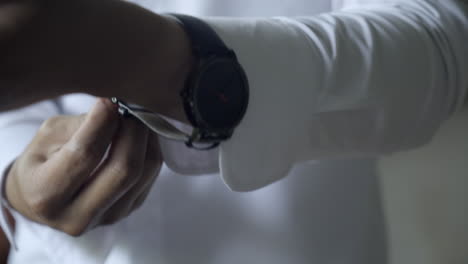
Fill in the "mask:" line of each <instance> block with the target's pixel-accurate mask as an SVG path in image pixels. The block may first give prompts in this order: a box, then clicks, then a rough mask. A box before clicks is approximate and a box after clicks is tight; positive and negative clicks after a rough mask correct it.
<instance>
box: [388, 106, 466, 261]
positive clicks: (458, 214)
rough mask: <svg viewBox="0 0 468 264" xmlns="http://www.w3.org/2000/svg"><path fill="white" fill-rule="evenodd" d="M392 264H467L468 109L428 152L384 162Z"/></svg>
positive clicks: (444, 127) (391, 158)
mask: <svg viewBox="0 0 468 264" xmlns="http://www.w3.org/2000/svg"><path fill="white" fill-rule="evenodd" d="M379 168H380V170H381V177H382V178H381V181H382V185H383V188H382V189H383V197H384V199H383V200H384V204H385V210H386V216H387V217H386V218H387V225H388V227H389V239H390V247H391V250H390V256H391V259H392V261H391V264H467V263H468V109H467V108H465V109H464V110H463V111H462V112H459V113H457V114H456V115H455V116H453V117H452V119H451V120H449V121H448V122H447V123H446V124H445V125H444V126H443V127H442V129H441V130H440V131H439V133H438V134H437V135H436V137H435V138H434V140H433V142H432V143H431V144H429V145H428V146H425V147H424V148H421V149H418V150H414V151H410V152H406V153H399V154H395V155H392V156H390V157H386V158H384V159H383V160H381V162H380V164H379Z"/></svg>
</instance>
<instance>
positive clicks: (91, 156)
mask: <svg viewBox="0 0 468 264" xmlns="http://www.w3.org/2000/svg"><path fill="white" fill-rule="evenodd" d="M66 150H67V151H68V152H69V153H70V155H72V156H73V157H76V159H78V160H80V161H86V160H95V159H97V158H100V152H99V149H98V147H97V146H96V145H93V144H91V145H87V146H83V145H80V144H67V146H66Z"/></svg>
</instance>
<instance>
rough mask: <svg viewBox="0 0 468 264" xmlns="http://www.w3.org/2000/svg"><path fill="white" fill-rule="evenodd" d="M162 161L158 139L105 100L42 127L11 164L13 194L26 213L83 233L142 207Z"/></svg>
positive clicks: (13, 202) (9, 182)
mask: <svg viewBox="0 0 468 264" xmlns="http://www.w3.org/2000/svg"><path fill="white" fill-rule="evenodd" d="M109 146H110V148H109V150H108V153H107V154H106V150H107V149H108V147H109ZM161 162H162V159H161V154H160V152H159V145H158V141H157V137H156V136H154V135H153V134H152V133H149V131H148V129H147V128H146V127H145V126H144V125H142V124H141V123H139V122H138V121H136V120H134V119H130V118H128V119H122V120H120V121H119V116H118V114H117V113H116V109H115V107H114V105H112V103H110V102H109V101H108V100H105V99H101V100H99V101H98V102H97V103H96V105H95V106H94V108H93V109H92V110H91V112H90V113H88V114H87V115H82V116H58V117H54V118H51V119H49V120H47V121H46V122H45V123H44V124H43V125H42V127H41V128H40V130H39V131H38V133H37V135H36V136H35V138H34V139H33V140H32V142H31V143H30V145H29V146H28V147H27V149H26V150H25V152H24V153H23V154H22V155H21V156H20V157H19V158H18V159H17V160H16V162H15V163H14V164H13V166H12V167H11V170H10V171H9V173H8V175H7V177H8V178H7V180H6V196H7V199H8V201H9V203H10V204H11V206H12V207H13V208H14V209H15V210H17V211H18V212H20V213H21V214H22V215H24V216H25V217H27V218H29V219H31V220H33V221H36V222H39V223H42V224H45V225H48V226H50V227H52V228H55V229H59V230H61V231H64V232H65V233H68V234H70V235H72V236H78V235H81V234H83V233H84V232H85V231H86V230H88V229H90V228H93V227H95V226H97V225H106V224H112V223H115V222H116V221H118V220H119V219H122V218H124V217H126V216H128V215H129V214H130V213H131V212H132V211H134V210H135V209H137V208H138V207H139V206H140V205H141V204H142V203H143V201H144V199H145V198H146V196H147V194H148V193H149V191H150V189H151V186H152V185H153V182H154V181H155V179H156V176H157V175H158V172H159V170H160V168H161Z"/></svg>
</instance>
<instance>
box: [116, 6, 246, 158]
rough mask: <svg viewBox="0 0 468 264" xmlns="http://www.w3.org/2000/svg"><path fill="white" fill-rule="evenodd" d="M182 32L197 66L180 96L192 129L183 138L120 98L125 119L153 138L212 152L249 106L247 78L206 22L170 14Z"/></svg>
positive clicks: (155, 116)
mask: <svg viewBox="0 0 468 264" xmlns="http://www.w3.org/2000/svg"><path fill="white" fill-rule="evenodd" d="M169 16H170V17H172V18H173V19H176V20H177V21H178V22H179V23H180V24H181V25H182V27H183V28H184V30H185V31H186V33H187V35H188V36H189V38H190V40H191V43H192V51H193V55H194V56H195V58H196V61H197V62H196V63H195V65H194V68H193V70H192V72H191V73H190V74H189V77H188V79H187V81H186V83H185V86H184V88H183V90H182V91H181V92H180V96H181V97H182V101H183V105H184V110H185V113H186V116H187V119H188V120H189V122H190V123H191V125H192V127H193V129H192V132H191V133H185V132H183V131H181V130H179V129H177V128H176V127H174V126H173V125H172V124H171V123H169V122H168V121H167V120H166V119H164V118H163V117H161V116H160V115H158V114H157V113H152V112H150V111H147V110H145V109H143V108H141V107H139V106H137V105H131V104H127V103H125V102H123V101H121V100H119V99H117V98H112V101H113V102H114V103H116V104H118V105H119V111H120V113H121V114H123V115H132V116H134V117H136V118H137V119H139V120H140V121H142V122H143V123H144V124H145V125H147V126H148V127H149V128H150V129H151V130H152V131H154V132H155V133H157V134H159V135H161V136H163V137H165V138H169V139H172V140H179V141H184V142H185V144H186V145H187V146H188V147H191V148H196V149H212V148H215V147H217V146H218V145H219V144H220V143H221V142H222V141H225V140H227V139H229V138H230V137H231V136H232V134H233V133H234V130H235V128H236V127H237V126H238V124H239V123H240V122H241V120H242V119H243V117H244V115H245V112H246V110H247V105H248V101H249V83H248V79H247V76H246V74H245V72H244V70H243V68H242V66H241V65H240V63H239V62H238V60H237V57H236V54H235V52H234V51H233V50H231V49H230V48H228V47H227V46H226V45H225V44H224V42H223V41H222V40H221V38H220V37H219V36H218V35H217V34H216V32H215V31H214V30H213V29H212V28H211V27H210V26H209V25H208V24H206V23H205V22H204V21H202V20H200V19H198V18H195V17H191V16H187V15H180V14H170V15H169Z"/></svg>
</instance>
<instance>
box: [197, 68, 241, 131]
mask: <svg viewBox="0 0 468 264" xmlns="http://www.w3.org/2000/svg"><path fill="white" fill-rule="evenodd" d="M194 99H195V100H194V101H195V104H196V105H195V109H197V112H198V113H197V114H198V118H199V119H201V120H200V121H202V122H203V123H204V124H203V125H204V126H206V127H209V128H213V129H232V128H234V127H235V126H236V125H237V124H238V123H239V122H240V121H241V119H242V117H243V116H244V113H245V110H246V107H247V102H248V84H247V80H246V77H245V74H244V72H243V71H242V69H241V68H240V66H239V64H237V63H236V62H235V61H233V60H232V59H215V60H213V61H211V62H210V63H209V64H207V66H206V67H205V68H204V70H203V71H202V75H201V76H199V82H198V85H197V87H196V88H195V90H194Z"/></svg>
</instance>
